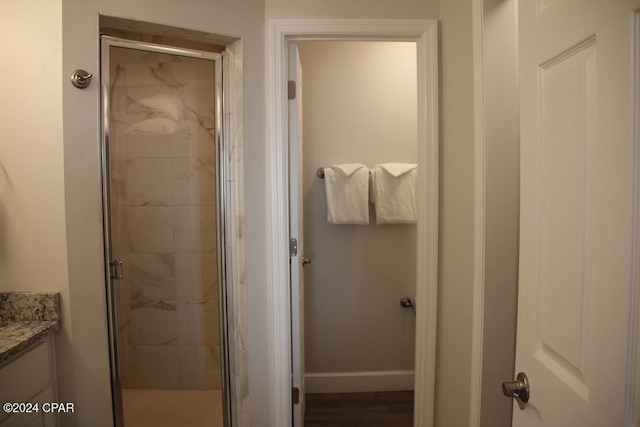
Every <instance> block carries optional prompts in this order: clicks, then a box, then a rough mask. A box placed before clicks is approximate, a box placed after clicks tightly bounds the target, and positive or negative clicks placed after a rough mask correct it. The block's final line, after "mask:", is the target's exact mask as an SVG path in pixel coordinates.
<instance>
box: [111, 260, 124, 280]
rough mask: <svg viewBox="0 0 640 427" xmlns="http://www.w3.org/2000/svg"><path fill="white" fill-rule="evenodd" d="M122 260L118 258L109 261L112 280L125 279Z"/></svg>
mask: <svg viewBox="0 0 640 427" xmlns="http://www.w3.org/2000/svg"><path fill="white" fill-rule="evenodd" d="M122 265H123V262H122V261H118V260H117V259H115V260H113V261H111V262H110V263H109V270H110V271H109V275H110V276H111V280H123V279H124V274H123V271H122Z"/></svg>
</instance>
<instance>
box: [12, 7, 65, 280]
mask: <svg viewBox="0 0 640 427" xmlns="http://www.w3.org/2000/svg"><path fill="white" fill-rule="evenodd" d="M0 16H2V25H0V36H2V39H3V40H5V43H3V44H2V57H3V58H4V59H3V61H2V66H1V68H0V70H1V71H0V72H1V77H2V78H0V93H2V102H1V103H0V129H2V143H1V144H0V236H2V237H0V276H1V277H2V281H1V284H0V289H2V290H57V291H62V292H66V287H67V266H66V264H67V257H66V237H65V218H64V202H65V194H64V184H63V180H64V166H63V157H62V111H61V110H60V98H61V96H62V87H61V86H60V79H61V74H62V70H61V67H62V57H61V56H60V51H61V50H62V27H61V23H62V6H61V1H60V0H58V1H55V0H53V1H50V0H38V1H36V2H32V3H29V4H27V3H24V2H22V1H19V0H15V1H14V0H7V1H3V2H1V3H0ZM17 34H20V42H19V43H11V42H10V41H11V40H14V39H15V38H16V35H17Z"/></svg>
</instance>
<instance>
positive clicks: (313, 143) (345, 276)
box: [289, 41, 420, 427]
mask: <svg viewBox="0 0 640 427" xmlns="http://www.w3.org/2000/svg"><path fill="white" fill-rule="evenodd" d="M294 45H295V47H296V48H297V51H298V56H299V61H300V64H301V67H300V72H301V74H302V75H299V74H298V75H296V100H292V101H291V102H296V101H297V102H301V103H302V117H298V118H297V120H295V122H296V123H297V124H298V126H299V128H298V129H297V132H298V133H300V132H302V140H301V144H300V145H299V148H300V149H301V153H298V155H297V156H296V157H297V159H295V158H294V157H293V155H292V156H291V159H290V161H291V162H296V161H297V162H298V163H300V161H301V163H302V164H297V165H295V166H294V165H292V167H291V170H292V173H291V176H292V177H293V176H295V175H294V173H293V170H294V169H298V170H299V171H300V172H298V173H297V174H296V175H298V176H300V173H301V175H302V182H300V178H297V180H298V182H297V183H296V184H297V186H299V185H301V186H302V188H301V194H302V198H301V199H297V198H295V197H293V196H292V199H291V203H292V204H296V203H297V204H302V206H303V209H302V221H300V223H301V224H303V226H302V230H292V235H297V236H298V250H299V251H300V253H301V255H302V256H303V257H304V259H305V261H304V262H306V263H307V264H305V267H304V269H303V270H302V271H303V275H304V277H302V278H301V280H300V283H299V284H298V286H297V288H298V289H300V291H301V293H303V294H304V296H302V297H301V299H302V301H300V304H303V305H304V307H298V308H297V310H296V308H295V307H294V308H293V313H294V315H293V319H294V322H296V321H298V322H299V323H300V324H301V329H302V330H301V331H300V332H301V334H303V337H301V340H302V341H303V342H304V348H303V349H302V350H303V351H301V352H300V353H301V355H302V356H301V357H303V358H304V360H302V361H301V363H300V366H301V367H304V368H303V371H302V372H301V373H300V374H301V375H302V376H303V377H304V379H302V380H301V381H302V382H303V383H304V387H302V388H301V392H302V391H304V393H305V396H301V398H300V400H301V403H300V404H299V405H297V406H295V407H294V410H295V409H297V408H298V407H300V408H302V407H304V408H305V410H304V412H305V414H304V425H305V426H307V427H312V426H315V425H321V423H322V422H327V421H335V422H340V423H351V424H354V425H355V424H361V423H366V422H367V421H372V420H375V421H376V422H377V423H379V424H381V425H383V424H384V425H390V426H392V425H393V426H412V425H413V389H414V356H415V326H416V325H415V320H416V316H415V313H416V312H415V309H416V306H417V305H419V304H417V303H416V299H415V295H416V272H417V265H416V260H417V255H416V252H417V244H416V238H417V225H416V222H417V221H416V219H417V218H416V212H415V211H413V210H412V209H408V210H407V211H403V212H399V214H398V215H397V216H395V215H393V216H390V215H388V214H386V212H385V211H384V204H383V203H376V204H374V203H373V197H370V198H369V200H366V199H364V200H362V207H363V209H362V212H361V213H362V215H361V216H362V218H359V219H358V220H357V221H355V218H353V219H352V218H341V217H340V216H341V209H343V208H344V207H343V206H341V205H340V203H339V202H337V201H336V203H334V204H333V206H332V207H335V214H336V215H335V216H333V215H329V216H330V218H329V220H328V212H330V211H331V212H334V210H330V209H329V206H328V203H329V200H328V199H327V197H326V195H327V191H325V185H331V184H330V181H331V178H330V177H328V176H327V177H326V179H322V178H320V177H319V176H318V174H317V171H318V170H321V171H323V172H325V171H326V174H327V175H329V174H330V172H331V170H336V169H332V166H331V165H336V164H345V163H347V164H351V165H363V166H362V167H361V168H360V169H359V173H360V174H361V175H363V176H364V180H363V182H362V184H363V190H364V191H366V192H369V191H370V192H373V191H374V185H373V180H371V182H369V177H368V176H367V175H368V174H371V176H372V177H373V176H375V174H376V173H382V174H384V175H383V176H382V177H380V178H381V179H382V178H385V179H386V177H387V174H388V173H387V172H385V169H384V168H385V167H390V166H392V165H393V166H394V167H398V168H403V169H402V171H403V173H402V174H400V175H398V177H393V175H390V176H389V178H388V179H390V180H392V181H394V184H393V185H398V184H400V185H401V187H400V188H399V189H400V190H401V191H404V190H409V189H410V188H412V189H413V191H408V193H411V194H410V196H411V197H407V198H406V200H404V201H405V202H407V203H408V206H410V205H411V203H415V196H416V193H415V178H416V176H417V174H418V173H420V167H419V165H418V142H417V134H418V128H417V77H416V72H417V68H416V46H415V42H388V41H384V42H379V41H299V42H295V43H292V45H291V47H290V52H291V49H292V48H293V47H294ZM290 55H291V53H290ZM293 60H294V58H292V57H291V56H290V57H289V61H290V63H291V61H293ZM290 78H291V76H290ZM289 122H290V126H292V125H293V122H294V120H293V119H292V118H291V117H290V118H289ZM300 128H301V129H300ZM290 142H293V141H290ZM295 143H296V144H297V143H298V141H295ZM293 151H295V148H294V147H292V148H291V152H292V153H293ZM300 154H301V155H302V156H300ZM377 165H380V166H378V169H376V166H377ZM391 177H393V178H391ZM396 181H398V182H396ZM331 182H333V181H331ZM403 186H404V187H406V188H403ZM375 188H377V187H375ZM292 194H293V192H292ZM401 195H404V196H406V195H407V194H405V193H402V192H399V193H390V194H389V195H388V196H389V198H390V200H392V199H393V200H394V203H397V202H398V200H396V199H397V198H400V199H402V197H401ZM399 196H400V197H399ZM400 201H402V200H400ZM332 202H333V201H332ZM380 202H382V201H380ZM293 209H294V207H293V206H292V214H291V215H292V217H293V216H294V215H295V214H294V213H293ZM354 222H357V223H358V224H357V225H354ZM296 231H297V233H296ZM300 233H302V235H300ZM295 282H296V280H295V278H292V285H293V287H294V288H296V283H295ZM302 288H304V289H302ZM294 300H295V297H294ZM401 301H409V302H410V304H409V303H405V304H404V306H403V305H402V304H401ZM296 313H297V314H298V316H297V317H296ZM296 340H297V337H296V336H295V335H294V337H293V345H294V348H296ZM293 354H294V356H293V357H294V358H295V357H296V352H295V351H294V353H293ZM296 381H298V379H297V372H296V363H295V362H294V382H296ZM300 424H301V425H302V424H303V423H302V417H301V419H300ZM294 425H295V422H294Z"/></svg>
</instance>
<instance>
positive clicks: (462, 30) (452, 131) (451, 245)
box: [435, 0, 474, 427]
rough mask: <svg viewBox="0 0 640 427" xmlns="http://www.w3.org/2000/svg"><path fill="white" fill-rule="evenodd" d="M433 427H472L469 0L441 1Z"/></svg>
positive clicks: (470, 38)
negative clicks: (434, 401) (437, 257)
mask: <svg viewBox="0 0 640 427" xmlns="http://www.w3.org/2000/svg"><path fill="white" fill-rule="evenodd" d="M440 19H441V37H442V40H441V46H442V50H441V61H442V62H441V69H442V74H441V77H440V82H441V95H442V96H441V110H440V113H441V129H440V131H441V137H440V138H441V146H440V150H441V154H440V156H441V157H440V167H441V170H440V178H441V183H440V242H439V243H440V250H439V254H438V256H439V259H440V265H439V287H438V338H437V359H436V408H435V409H436V414H435V425H436V426H437V427H462V426H467V425H468V424H469V399H470V395H469V386H468V385H469V384H470V366H471V312H472V293H473V291H472V284H473V231H474V230H473V209H474V207H473V180H474V166H473V162H474V160H473V148H474V147H473V56H472V27H471V0H442V2H441V4H440Z"/></svg>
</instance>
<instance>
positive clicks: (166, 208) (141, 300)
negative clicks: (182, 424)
mask: <svg viewBox="0 0 640 427" xmlns="http://www.w3.org/2000/svg"><path fill="white" fill-rule="evenodd" d="M112 49H114V50H113V51H112V52H111V56H110V57H111V70H110V72H111V81H112V93H111V102H112V105H111V124H112V125H111V126H112V129H110V134H111V140H110V161H111V165H112V166H111V174H112V176H111V185H112V188H111V202H112V224H113V231H112V235H113V246H114V248H113V249H114V253H115V256H116V259H118V260H122V261H123V262H124V277H125V278H124V280H121V281H115V282H114V283H115V287H116V300H117V316H118V332H119V337H118V340H119V342H118V347H119V351H120V365H121V366H120V376H121V380H122V383H123V386H124V387H127V388H166V389H178V388H185V389H212V388H216V389H219V388H220V340H219V330H218V328H219V317H218V286H217V253H216V249H217V248H216V245H217V237H216V206H215V202H216V193H215V164H216V162H215V145H214V137H213V133H214V111H213V108H214V80H213V77H214V69H213V63H212V62H211V61H203V60H198V59H189V58H182V57H176V56H171V55H166V54H158V53H149V52H142V51H135V50H130V49H120V48H112Z"/></svg>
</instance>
